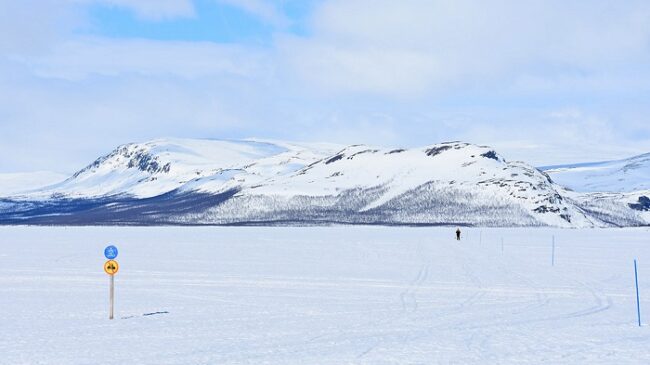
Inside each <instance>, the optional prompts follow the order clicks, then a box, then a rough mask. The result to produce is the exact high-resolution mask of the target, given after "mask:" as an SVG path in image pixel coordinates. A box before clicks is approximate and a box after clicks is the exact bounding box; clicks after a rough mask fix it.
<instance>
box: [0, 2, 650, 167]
mask: <svg viewBox="0 0 650 365" xmlns="http://www.w3.org/2000/svg"><path fill="white" fill-rule="evenodd" d="M649 65H650V3H649V2H647V1H621V2H616V3H612V2H610V1H600V0H594V1H576V2H566V1H558V0H548V1H523V2H522V1H505V0H502V1H493V2H485V1H478V0H456V1H441V0H426V1H425V0H403V1H390V0H305V1H299V0H277V1H269V0H194V1H193V0H25V1H19V2H18V1H4V0H0V130H1V131H2V133H0V156H3V157H2V158H0V172H16V171H35V170H54V171H59V172H65V173H69V172H74V171H75V170H77V169H79V168H81V167H82V166H83V165H85V164H87V163H88V162H90V161H92V160H93V159H94V158H96V157H97V156H99V155H101V154H105V153H107V152H109V151H110V150H111V149H112V148H114V147H115V146H117V145H119V144H123V143H128V142H136V141H145V140H149V139H154V138H160V137H167V136H169V137H187V138H248V137H257V138H268V139H284V140H301V141H327V142H335V143H341V144H348V143H349V144H352V143H368V144H374V145H383V146H405V147H411V146H420V145H427V144H432V143H437V142H441V141H448V140H464V141H468V142H473V143H479V144H488V145H492V146H494V147H495V148H497V149H498V150H499V151H500V152H501V153H502V154H503V155H505V156H506V157H507V158H510V159H521V160H526V161H528V162H530V163H533V164H536V165H549V164H558V163H565V162H582V161H590V160H607V159H616V158H622V157H626V156H631V155H634V154H640V153H645V152H650V123H649V121H648V118H649V117H648V116H650V103H648V102H647V101H648V100H650V66H649Z"/></svg>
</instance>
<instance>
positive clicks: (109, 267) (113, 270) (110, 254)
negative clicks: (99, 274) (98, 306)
mask: <svg viewBox="0 0 650 365" xmlns="http://www.w3.org/2000/svg"><path fill="white" fill-rule="evenodd" d="M117 253H118V251H117V247H115V246H108V247H106V248H105V249H104V256H105V257H106V258H107V259H108V261H106V262H105V263H104V272H106V273H107V274H108V275H109V276H110V277H111V281H110V283H111V284H110V294H109V302H110V307H109V310H108V319H113V308H114V303H115V274H117V271H118V270H119V269H120V265H119V264H118V263H117V261H115V260H113V259H114V258H116V257H117Z"/></svg>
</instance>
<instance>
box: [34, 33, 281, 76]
mask: <svg viewBox="0 0 650 365" xmlns="http://www.w3.org/2000/svg"><path fill="white" fill-rule="evenodd" d="M23 62H24V63H26V64H28V65H29V66H30V67H32V69H33V70H34V72H35V74H36V75H38V76H41V77H48V78H62V79H69V80H81V79H84V78H87V77H91V76H93V75H101V76H120V75H144V76H168V77H182V78H187V79H195V78H200V77H211V76H217V75H232V76H239V77H251V76H253V75H261V74H264V73H268V71H269V70H268V69H267V66H266V63H265V62H264V53H263V52H259V51H256V50H254V49H250V48H246V47H243V46H238V45H223V44H216V43H209V42H165V41H153V40H143V39H134V40H114V39H105V38H80V39H75V40H70V41H68V42H65V43H61V44H58V45H56V46H55V47H53V50H52V52H51V53H49V54H47V55H45V56H43V57H39V58H30V59H25V60H23Z"/></svg>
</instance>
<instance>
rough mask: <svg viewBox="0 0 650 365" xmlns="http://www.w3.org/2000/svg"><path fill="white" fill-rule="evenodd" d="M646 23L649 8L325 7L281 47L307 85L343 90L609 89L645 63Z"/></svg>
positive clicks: (379, 0)
mask: <svg viewBox="0 0 650 365" xmlns="http://www.w3.org/2000/svg"><path fill="white" fill-rule="evenodd" d="M649 23H650V3H648V2H647V1H628V2H617V3H611V2H608V1H591V2H566V1H559V0H556V1H544V2H530V1H490V2H486V1H479V0H458V1H430V0H404V1H392V0H332V1H327V2H324V3H323V4H322V6H321V7H319V8H317V10H316V11H315V13H314V15H313V19H312V30H313V32H312V34H310V36H307V37H303V38H302V39H300V38H299V39H293V40H290V41H283V42H281V43H280V45H281V46H282V47H283V49H284V51H285V54H286V55H288V57H289V58H291V59H292V63H291V64H292V65H296V66H297V67H298V69H299V70H300V72H301V75H302V77H303V79H304V80H305V81H306V82H308V83H313V84H314V85H317V86H318V85H325V86H327V87H330V88H331V87H336V88H338V89H340V90H341V91H343V92H347V91H363V92H373V91H374V92H376V93H379V94H389V95H391V94H392V95H401V94H403V93H408V91H409V90H408V89H409V88H410V89H411V90H410V91H412V92H413V93H425V92H430V91H434V92H437V91H441V90H442V91H446V90H447V89H449V88H450V87H453V88H466V87H468V86H471V87H476V86H479V87H484V88H491V87H494V86H497V87H502V88H503V87H510V85H511V84H513V83H514V82H516V81H517V80H521V79H526V78H529V79H534V78H536V77H541V78H544V79H545V80H547V82H552V80H553V79H554V78H558V77H559V78H562V79H564V80H566V79H567V78H569V79H575V80H574V81H573V82H576V83H588V82H590V79H591V78H592V77H601V75H602V74H607V75H608V78H609V82H610V84H611V83H616V82H617V79H616V78H617V77H618V76H619V75H618V74H619V73H621V72H623V73H624V71H622V70H621V69H622V67H621V66H623V65H628V64H632V65H640V64H641V62H642V61H644V60H649V59H650V28H649V27H647V24H649ZM642 72H643V73H644V76H648V71H647V70H643V71H642ZM323 74H326V75H327V77H325V78H326V79H327V80H323V78H324V77H323V76H322V75H323ZM324 81H325V82H324ZM519 85H520V86H521V85H522V83H519Z"/></svg>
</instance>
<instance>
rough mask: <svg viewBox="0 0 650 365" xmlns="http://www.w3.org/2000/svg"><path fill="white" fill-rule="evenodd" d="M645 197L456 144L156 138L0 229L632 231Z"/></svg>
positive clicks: (10, 209) (131, 147) (38, 201)
mask: <svg viewBox="0 0 650 365" xmlns="http://www.w3.org/2000/svg"><path fill="white" fill-rule="evenodd" d="M645 198H647V195H639V194H632V195H629V196H616V195H607V196H604V197H603V196H595V195H589V194H580V193H576V192H572V191H568V190H566V189H565V188H564V187H563V186H561V185H558V184H556V183H554V182H553V180H551V178H550V177H549V176H548V175H547V174H545V173H543V172H541V171H540V170H538V169H536V168H534V167H532V166H530V165H527V164H525V163H523V162H509V161H506V160H505V159H504V158H503V157H502V156H501V155H499V154H498V153H497V152H496V151H494V150H493V149H491V148H490V147H486V146H477V145H472V144H468V143H463V142H446V143H440V144H434V145H430V146H425V147H421V148H412V149H385V148H377V147H372V146H365V145H353V146H348V147H345V148H342V147H341V146H335V145H325V144H317V145H314V144H300V143H287V142H273V141H252V140H248V141H222V140H182V139H162V140H155V141H151V142H146V143H140V144H128V145H124V146H120V147H118V148H117V149H115V150H114V151H113V152H111V153H110V154H108V155H106V156H103V157H101V158H99V159H97V160H96V161H95V162H93V163H92V164H90V165H89V166H87V167H86V168H84V169H82V170H80V171H79V172H77V173H76V174H74V175H73V176H72V177H70V178H69V179H68V180H66V181H64V182H62V183H60V184H57V185H52V186H49V187H47V188H44V189H40V190H36V191H32V192H29V193H27V194H23V195H21V196H13V197H9V198H6V199H0V223H3V224H16V223H33V224H140V225H142V224H265V225H268V224H276V225H282V224H331V223H342V224H410V225H422V224H424V225H440V224H453V225H478V226H557V227H594V226H612V225H626V226H627V225H632V226H634V225H645V224H649V223H650V217H648V214H647V213H646V210H645V205H644V204H645V203H644V202H645V200H643V199H645ZM639 202H640V203H639ZM639 204H640V205H639ZM639 207H641V208H640V209H639Z"/></svg>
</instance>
